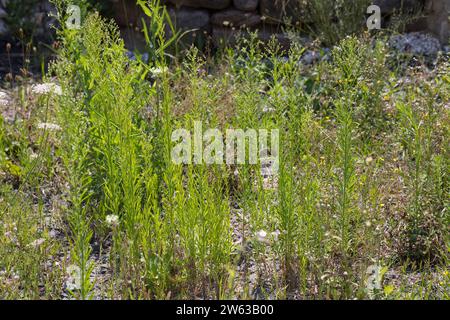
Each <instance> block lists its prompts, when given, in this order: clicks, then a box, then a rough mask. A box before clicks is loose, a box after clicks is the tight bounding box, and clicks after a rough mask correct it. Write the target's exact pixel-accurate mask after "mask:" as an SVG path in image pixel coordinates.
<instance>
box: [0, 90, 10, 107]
mask: <svg viewBox="0 0 450 320" xmlns="http://www.w3.org/2000/svg"><path fill="white" fill-rule="evenodd" d="M8 104H9V96H8V94H7V93H6V92H3V91H0V106H7V105H8Z"/></svg>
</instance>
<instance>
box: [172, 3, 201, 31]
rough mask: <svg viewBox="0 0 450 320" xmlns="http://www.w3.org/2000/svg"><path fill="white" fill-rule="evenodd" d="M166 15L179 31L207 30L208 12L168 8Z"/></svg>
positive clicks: (184, 8)
mask: <svg viewBox="0 0 450 320" xmlns="http://www.w3.org/2000/svg"><path fill="white" fill-rule="evenodd" d="M168 13H169V16H170V18H171V19H172V23H173V25H174V27H175V28H178V29H181V30H191V29H207V27H208V25H209V12H208V10H202V9H192V8H186V7H181V8H178V9H174V8H169V10H168Z"/></svg>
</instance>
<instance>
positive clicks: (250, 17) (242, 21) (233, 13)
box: [211, 9, 261, 27]
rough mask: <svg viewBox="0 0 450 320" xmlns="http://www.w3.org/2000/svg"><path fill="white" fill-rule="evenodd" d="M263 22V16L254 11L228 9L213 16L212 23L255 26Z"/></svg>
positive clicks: (228, 25)
mask: <svg viewBox="0 0 450 320" xmlns="http://www.w3.org/2000/svg"><path fill="white" fill-rule="evenodd" d="M260 22H261V16H260V15H258V14H256V13H253V12H245V11H240V10H236V9H227V10H224V11H220V12H217V13H215V14H213V15H212V16H211V23H212V24H214V25H216V26H225V27H253V26H256V25H258V24H259V23H260Z"/></svg>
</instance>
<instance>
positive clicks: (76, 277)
mask: <svg viewBox="0 0 450 320" xmlns="http://www.w3.org/2000/svg"><path fill="white" fill-rule="evenodd" d="M67 275H68V278H67V280H66V287H67V290H70V291H74V290H80V289H81V270H80V267H78V266H76V265H74V264H72V265H70V266H68V267H67Z"/></svg>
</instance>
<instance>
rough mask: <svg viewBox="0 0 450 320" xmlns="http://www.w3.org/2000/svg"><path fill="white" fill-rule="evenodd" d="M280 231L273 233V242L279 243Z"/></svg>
mask: <svg viewBox="0 0 450 320" xmlns="http://www.w3.org/2000/svg"><path fill="white" fill-rule="evenodd" d="M280 233H281V232H280V230H275V231H274V232H272V233H271V234H272V239H273V241H278V236H279V235H280Z"/></svg>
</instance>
